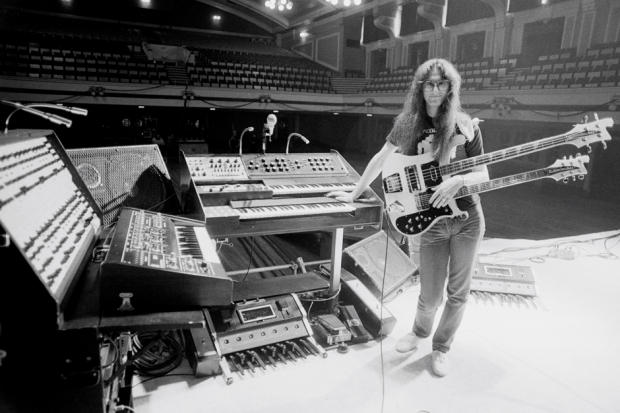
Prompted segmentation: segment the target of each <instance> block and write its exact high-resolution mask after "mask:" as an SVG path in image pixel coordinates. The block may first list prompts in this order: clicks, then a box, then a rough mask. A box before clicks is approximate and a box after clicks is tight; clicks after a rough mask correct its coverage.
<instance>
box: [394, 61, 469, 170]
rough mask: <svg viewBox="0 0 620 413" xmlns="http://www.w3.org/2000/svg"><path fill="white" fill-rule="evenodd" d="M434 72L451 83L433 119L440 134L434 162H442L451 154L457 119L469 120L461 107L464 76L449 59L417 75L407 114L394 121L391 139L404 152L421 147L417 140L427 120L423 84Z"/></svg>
mask: <svg viewBox="0 0 620 413" xmlns="http://www.w3.org/2000/svg"><path fill="white" fill-rule="evenodd" d="M434 69H437V70H438V71H439V73H441V75H442V77H443V78H444V79H447V80H449V81H450V88H449V89H448V91H447V92H446V96H445V98H444V100H443V102H442V103H441V106H440V107H439V111H438V113H437V116H435V118H433V123H434V126H435V128H436V129H437V132H436V133H435V137H434V138H433V143H432V150H433V156H434V158H435V159H439V158H441V157H442V156H443V155H444V154H445V153H446V152H447V151H449V148H450V139H451V137H452V136H453V135H454V131H455V128H456V121H457V119H458V118H459V117H461V116H466V117H468V115H467V114H466V113H465V112H464V111H463V109H462V107H461V98H460V95H459V92H460V90H461V76H460V75H459V72H458V71H457V70H456V68H455V67H454V66H453V65H452V63H450V62H449V61H447V60H445V59H441V58H436V59H430V60H427V61H426V62H424V63H422V64H421V65H420V66H419V67H418V69H417V70H416V72H415V74H414V75H413V81H412V82H411V87H410V88H409V92H408V93H407V96H406V98H405V104H404V107H403V110H402V112H401V113H400V114H399V115H398V116H397V117H396V118H395V119H394V125H393V126H392V130H391V131H390V135H391V137H392V139H393V140H394V141H395V142H396V143H397V145H398V146H399V148H400V149H401V151H403V152H406V151H408V150H410V149H411V148H412V147H415V145H417V144H418V142H417V140H418V139H419V138H420V137H421V136H422V133H423V129H424V119H425V118H426V116H427V112H426V102H425V100H424V91H423V90H422V83H423V82H424V81H426V80H428V79H429V77H430V76H431V73H432V72H433V70H434Z"/></svg>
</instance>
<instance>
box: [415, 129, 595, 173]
mask: <svg viewBox="0 0 620 413" xmlns="http://www.w3.org/2000/svg"><path fill="white" fill-rule="evenodd" d="M591 134H592V131H584V132H575V133H573V134H570V135H560V136H554V137H551V138H547V139H543V140H540V141H537V142H531V143H528V144H524V145H522V146H521V149H519V148H508V149H504V150H499V151H495V152H491V153H488V154H483V155H479V156H476V157H473V158H467V159H464V160H462V161H458V162H454V163H450V164H446V165H441V166H439V167H438V168H437V169H439V174H438V173H437V171H436V169H425V170H423V171H422V177H423V179H424V181H426V180H428V179H432V175H450V174H452V173H455V172H458V171H459V170H461V169H469V168H472V167H474V166H476V165H478V161H480V160H484V161H483V162H481V164H486V163H488V161H487V159H488V158H491V159H492V158H493V157H494V156H497V155H498V154H500V153H501V154H502V155H503V156H502V157H506V156H508V157H517V156H521V155H525V154H528V153H531V152H534V151H536V150H544V149H547V148H550V147H554V146H557V145H558V143H561V142H566V141H568V140H573V139H575V138H577V137H579V136H587V135H591ZM558 141H559V142H558ZM528 147H529V148H528ZM523 150H527V152H525V153H522V152H523ZM415 175H417V171H416V170H415V169H411V172H409V173H406V174H405V176H406V177H407V179H408V182H410V181H411V178H414V179H415Z"/></svg>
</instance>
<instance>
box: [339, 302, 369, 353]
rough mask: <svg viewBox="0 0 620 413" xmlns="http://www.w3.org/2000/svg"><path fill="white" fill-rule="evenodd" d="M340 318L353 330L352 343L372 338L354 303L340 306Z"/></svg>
mask: <svg viewBox="0 0 620 413" xmlns="http://www.w3.org/2000/svg"><path fill="white" fill-rule="evenodd" d="M340 319H341V320H342V322H343V323H344V324H345V326H347V328H348V329H349V331H350V332H351V344H357V343H366V342H368V340H369V339H370V335H369V334H368V331H366V329H365V328H364V325H363V324H362V321H361V320H360V317H359V315H357V311H355V307H353V306H352V305H343V306H340Z"/></svg>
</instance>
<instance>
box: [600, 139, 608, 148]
mask: <svg viewBox="0 0 620 413" xmlns="http://www.w3.org/2000/svg"><path fill="white" fill-rule="evenodd" d="M601 143H602V144H603V149H607V142H605V141H602V142H601Z"/></svg>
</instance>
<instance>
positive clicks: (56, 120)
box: [0, 100, 88, 133]
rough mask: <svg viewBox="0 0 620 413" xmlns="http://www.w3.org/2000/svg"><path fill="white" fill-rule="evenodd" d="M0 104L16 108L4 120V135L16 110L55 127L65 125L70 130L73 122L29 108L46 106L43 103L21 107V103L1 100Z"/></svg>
mask: <svg viewBox="0 0 620 413" xmlns="http://www.w3.org/2000/svg"><path fill="white" fill-rule="evenodd" d="M0 102H2V103H4V104H6V105H9V106H14V107H16V108H17V109H15V110H14V111H13V112H11V114H10V115H9V116H8V117H7V118H6V121H5V129H4V133H8V131H9V120H10V119H11V116H12V115H13V114H14V113H15V112H17V111H18V110H23V111H24V112H28V113H30V114H32V115H36V116H39V117H41V118H43V119H47V120H49V121H50V122H52V123H55V124H57V125H65V126H66V127H67V128H70V127H71V124H72V123H73V121H71V120H70V119H67V118H63V117H62V116H58V115H54V114H53V113H47V112H43V111H40V110H37V109H33V108H32V107H31V106H38V105H46V104H44V103H40V104H36V103H34V104H31V105H22V104H21V103H17V102H9V101H8V100H2V101H0ZM49 106H50V107H54V108H57V107H61V106H56V105H49ZM73 109H75V108H73ZM78 109H79V108H78ZM80 111H81V112H82V113H83V114H86V113H88V111H86V109H81V110H80ZM80 111H78V112H76V113H79V112H80ZM84 111H86V113H84Z"/></svg>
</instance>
